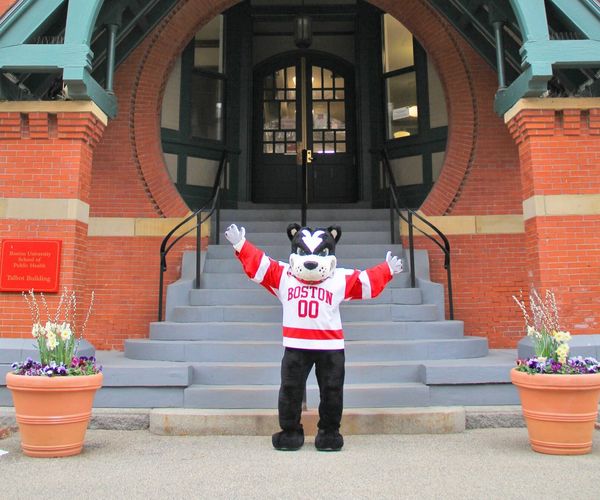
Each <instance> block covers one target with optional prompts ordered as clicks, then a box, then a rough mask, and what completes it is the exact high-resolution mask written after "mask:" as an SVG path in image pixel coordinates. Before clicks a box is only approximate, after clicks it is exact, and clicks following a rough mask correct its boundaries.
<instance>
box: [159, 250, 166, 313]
mask: <svg viewBox="0 0 600 500" xmlns="http://www.w3.org/2000/svg"><path fill="white" fill-rule="evenodd" d="M164 273H165V254H164V253H162V252H161V254H160V275H159V276H160V277H159V280H158V283H159V285H158V321H159V322H160V321H162V320H163V312H162V305H163V284H164Z"/></svg>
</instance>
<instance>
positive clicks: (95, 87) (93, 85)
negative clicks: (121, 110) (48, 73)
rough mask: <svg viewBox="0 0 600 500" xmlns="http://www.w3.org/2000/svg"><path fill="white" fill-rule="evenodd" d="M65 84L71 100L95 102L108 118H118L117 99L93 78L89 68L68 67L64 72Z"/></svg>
mask: <svg viewBox="0 0 600 500" xmlns="http://www.w3.org/2000/svg"><path fill="white" fill-rule="evenodd" d="M63 82H64V83H65V84H66V86H67V94H68V96H69V99H73V100H83V101H94V102H95V103H96V104H97V105H98V107H99V108H100V109H101V110H102V111H104V113H105V114H106V116H108V117H109V118H114V117H115V116H117V111H118V107H117V99H116V97H115V96H114V94H109V93H108V92H106V91H105V90H104V89H103V88H102V87H101V86H100V84H99V83H98V82H97V81H96V80H94V78H92V76H91V75H90V73H89V70H88V69H87V68H76V67H68V68H65V70H64V72H63Z"/></svg>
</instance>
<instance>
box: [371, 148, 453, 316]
mask: <svg viewBox="0 0 600 500" xmlns="http://www.w3.org/2000/svg"><path fill="white" fill-rule="evenodd" d="M380 154H381V159H382V161H383V165H384V171H385V174H386V177H387V180H388V185H389V189H390V234H391V237H392V244H395V243H396V230H395V227H394V212H395V213H396V215H398V217H399V218H400V219H402V220H403V221H404V222H406V224H407V226H408V247H409V248H408V249H409V259H410V286H411V287H412V288H414V287H415V282H416V280H415V246H414V234H413V233H414V230H415V229H416V230H417V231H419V232H420V233H422V234H423V235H424V236H426V237H427V238H429V239H430V240H431V241H433V242H434V243H435V244H436V245H437V246H438V247H439V248H440V249H441V250H442V252H444V269H445V270H446V274H447V278H448V309H449V313H450V319H454V302H453V298H452V271H451V267H450V242H449V241H448V238H446V235H445V234H444V233H442V232H441V231H440V230H439V229H438V228H437V227H435V226H434V225H433V224H432V223H431V222H429V221H428V220H427V219H425V218H424V217H422V216H420V215H419V214H418V213H417V212H415V211H414V210H411V209H410V208H408V207H407V206H402V207H401V206H400V202H399V201H398V194H397V192H396V191H397V189H398V188H397V186H396V180H395V179H394V174H393V172H392V166H391V165H390V159H389V157H388V154H387V151H386V150H385V148H384V149H382V150H381V151H380ZM402 212H406V215H404V214H403V213H402ZM414 217H416V218H417V219H419V220H420V221H421V222H423V223H424V224H425V225H427V226H428V227H430V228H431V229H432V230H433V231H434V232H435V233H436V234H437V235H438V236H439V238H441V241H440V240H439V239H437V238H435V237H434V236H432V235H430V234H428V233H426V232H425V231H423V230H422V229H421V228H420V227H418V226H416V225H415V224H414V222H413V218H414Z"/></svg>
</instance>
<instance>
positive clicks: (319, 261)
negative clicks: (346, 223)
mask: <svg viewBox="0 0 600 500" xmlns="http://www.w3.org/2000/svg"><path fill="white" fill-rule="evenodd" d="M287 235H288V238H289V239H290V241H291V242H292V253H291V254H290V272H291V273H292V275H293V276H294V277H296V278H298V279H299V280H302V281H309V282H319V281H323V280H326V279H327V278H329V277H330V276H331V275H332V274H333V272H334V271H335V266H336V264H337V260H336V258H335V245H336V243H337V242H338V241H340V238H341V236H342V230H341V228H340V227H339V226H329V227H328V228H327V229H322V228H317V229H315V230H314V231H313V230H312V229H311V228H309V227H300V225H298V224H290V225H289V226H288V228H287Z"/></svg>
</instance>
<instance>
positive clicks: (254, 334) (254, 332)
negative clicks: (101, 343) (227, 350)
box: [127, 321, 472, 359]
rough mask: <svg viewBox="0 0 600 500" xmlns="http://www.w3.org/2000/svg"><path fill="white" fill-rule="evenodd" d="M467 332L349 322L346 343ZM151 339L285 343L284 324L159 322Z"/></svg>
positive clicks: (440, 326) (437, 324) (448, 325)
mask: <svg viewBox="0 0 600 500" xmlns="http://www.w3.org/2000/svg"><path fill="white" fill-rule="evenodd" d="M463 329H464V324H463V322H462V321H403V322H384V321H378V322H371V323H368V322H348V323H346V324H344V335H345V337H346V340H350V341H351V340H418V339H422V340H426V339H428V340H431V339H460V338H462V337H463ZM469 338H472V337H469ZM150 339H151V340H156V341H196V340H198V341H205V340H223V341H275V340H279V339H281V322H280V321H279V322H271V323H224V322H215V323H203V324H198V323H173V322H168V321H163V322H161V323H158V322H155V323H151V325H150ZM127 342H129V341H127ZM140 359H144V358H140ZM152 359H160V358H152Z"/></svg>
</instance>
